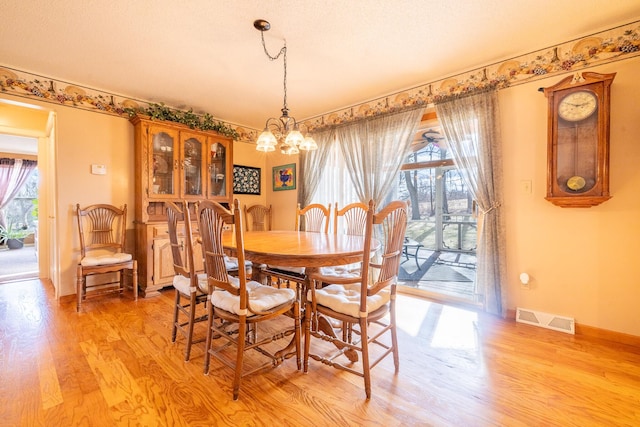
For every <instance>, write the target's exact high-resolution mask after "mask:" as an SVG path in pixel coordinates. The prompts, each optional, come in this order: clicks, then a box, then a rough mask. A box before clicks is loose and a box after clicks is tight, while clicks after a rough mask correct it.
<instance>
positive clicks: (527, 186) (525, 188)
mask: <svg viewBox="0 0 640 427" xmlns="http://www.w3.org/2000/svg"><path fill="white" fill-rule="evenodd" d="M520 191H522V194H531V180H529V179H523V180H522V181H520Z"/></svg>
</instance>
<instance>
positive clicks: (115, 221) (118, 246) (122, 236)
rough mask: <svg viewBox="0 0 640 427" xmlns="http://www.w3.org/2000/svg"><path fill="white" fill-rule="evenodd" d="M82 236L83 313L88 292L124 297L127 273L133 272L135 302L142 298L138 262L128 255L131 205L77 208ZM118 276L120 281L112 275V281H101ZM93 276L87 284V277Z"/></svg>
mask: <svg viewBox="0 0 640 427" xmlns="http://www.w3.org/2000/svg"><path fill="white" fill-rule="evenodd" d="M76 211H77V218H78V231H79V236H80V253H81V257H80V262H78V266H77V268H76V273H77V281H76V293H77V305H76V310H77V311H80V309H81V308H82V302H83V301H84V300H85V299H86V298H87V292H88V291H90V292H89V293H90V294H93V295H96V296H97V295H103V294H109V293H120V294H122V293H123V292H124V289H125V282H126V281H125V275H124V273H125V271H127V270H129V271H131V287H132V289H133V296H134V299H135V300H137V299H138V263H137V262H136V260H135V259H133V256H132V255H131V254H129V253H126V252H125V245H126V225H127V205H124V206H123V207H122V208H118V207H116V206H112V205H108V204H96V205H90V206H87V207H85V208H81V207H80V204H77V205H76ZM106 273H111V274H113V273H116V274H117V279H113V276H108V277H109V278H108V279H107V280H108V282H101V281H99V280H95V279H97V277H98V276H99V275H104V274H106ZM89 277H91V280H90V282H91V283H89V284H88V283H87V278H89Z"/></svg>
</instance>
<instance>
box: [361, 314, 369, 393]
mask: <svg viewBox="0 0 640 427" xmlns="http://www.w3.org/2000/svg"><path fill="white" fill-rule="evenodd" d="M360 334H361V336H360V340H361V350H362V373H363V375H364V392H365V393H366V395H367V399H370V398H371V368H370V367H369V331H368V329H367V319H366V318H365V317H361V318H360Z"/></svg>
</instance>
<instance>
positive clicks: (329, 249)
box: [222, 230, 380, 281]
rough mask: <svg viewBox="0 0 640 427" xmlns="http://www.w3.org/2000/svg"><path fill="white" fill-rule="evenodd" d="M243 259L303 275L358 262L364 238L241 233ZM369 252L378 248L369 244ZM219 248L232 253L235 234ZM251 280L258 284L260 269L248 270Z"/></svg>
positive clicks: (227, 235) (304, 233)
mask: <svg viewBox="0 0 640 427" xmlns="http://www.w3.org/2000/svg"><path fill="white" fill-rule="evenodd" d="M243 239H244V253H245V258H246V259H247V260H249V261H251V262H252V263H253V265H254V266H257V265H260V264H268V265H286V266H288V267H305V269H306V270H305V273H306V275H307V276H309V274H310V273H311V272H312V271H316V270H317V269H319V268H320V267H330V266H337V265H347V264H355V263H357V262H360V261H362V254H363V251H364V242H365V238H364V236H357V235H348V234H334V233H317V232H310V231H287V230H271V231H245V232H244V236H243ZM371 243H372V244H371V250H372V251H375V250H376V249H378V247H379V246H380V244H379V242H378V241H377V240H373V241H372V242H371ZM222 244H223V246H224V247H225V248H226V249H227V250H229V251H231V252H232V253H234V252H235V249H236V244H235V234H234V233H231V232H226V233H225V234H224V236H223V241H222ZM252 279H253V280H257V281H261V278H260V269H259V268H253V269H252Z"/></svg>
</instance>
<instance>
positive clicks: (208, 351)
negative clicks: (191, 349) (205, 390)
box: [204, 301, 213, 375]
mask: <svg viewBox="0 0 640 427" xmlns="http://www.w3.org/2000/svg"><path fill="white" fill-rule="evenodd" d="M212 339H213V304H211V301H208V304H207V339H206V342H205V348H204V349H205V352H204V374H205V375H209V362H210V361H211V341H212Z"/></svg>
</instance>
